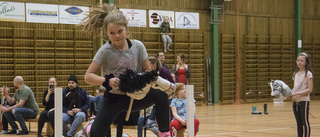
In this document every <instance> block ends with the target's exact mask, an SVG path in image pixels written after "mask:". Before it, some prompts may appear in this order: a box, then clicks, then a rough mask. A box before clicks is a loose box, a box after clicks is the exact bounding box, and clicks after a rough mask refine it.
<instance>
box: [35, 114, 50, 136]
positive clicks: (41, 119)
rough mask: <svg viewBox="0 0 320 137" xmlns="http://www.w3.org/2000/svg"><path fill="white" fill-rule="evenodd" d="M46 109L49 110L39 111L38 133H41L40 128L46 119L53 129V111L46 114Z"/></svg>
mask: <svg viewBox="0 0 320 137" xmlns="http://www.w3.org/2000/svg"><path fill="white" fill-rule="evenodd" d="M48 111H49V110H43V111H42V112H41V113H40V116H39V120H38V134H41V132H42V128H43V126H44V123H45V122H46V121H50V124H51V126H52V128H53V129H54V111H50V112H49V114H48Z"/></svg>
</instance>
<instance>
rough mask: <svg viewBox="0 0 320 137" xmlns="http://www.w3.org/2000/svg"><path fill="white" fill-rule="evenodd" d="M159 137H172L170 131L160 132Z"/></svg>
mask: <svg viewBox="0 0 320 137" xmlns="http://www.w3.org/2000/svg"><path fill="white" fill-rule="evenodd" d="M159 137H171V136H170V131H168V132H160V131H159Z"/></svg>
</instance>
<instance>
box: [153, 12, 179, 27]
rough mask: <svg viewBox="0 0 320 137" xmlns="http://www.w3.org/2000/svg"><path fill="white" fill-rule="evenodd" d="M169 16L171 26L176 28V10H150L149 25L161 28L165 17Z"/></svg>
mask: <svg viewBox="0 0 320 137" xmlns="http://www.w3.org/2000/svg"><path fill="white" fill-rule="evenodd" d="M165 16H168V17H169V22H170V28H174V21H175V20H174V11H165V10H149V27H150V28H160V26H161V24H162V22H163V21H164V17H165Z"/></svg>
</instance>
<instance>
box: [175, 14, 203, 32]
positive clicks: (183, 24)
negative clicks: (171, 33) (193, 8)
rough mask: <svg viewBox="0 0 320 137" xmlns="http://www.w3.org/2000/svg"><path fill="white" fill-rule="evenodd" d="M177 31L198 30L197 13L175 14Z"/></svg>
mask: <svg viewBox="0 0 320 137" xmlns="http://www.w3.org/2000/svg"><path fill="white" fill-rule="evenodd" d="M176 28H177V29H199V13H193V12H176Z"/></svg>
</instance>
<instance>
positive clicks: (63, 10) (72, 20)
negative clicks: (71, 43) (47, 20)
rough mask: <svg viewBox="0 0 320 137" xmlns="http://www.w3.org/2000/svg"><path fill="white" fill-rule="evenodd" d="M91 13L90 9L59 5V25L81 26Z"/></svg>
mask: <svg viewBox="0 0 320 137" xmlns="http://www.w3.org/2000/svg"><path fill="white" fill-rule="evenodd" d="M88 11H89V7H83V6H66V5H59V23H61V24H79V23H80V22H81V21H82V19H83V18H84V17H86V16H85V14H84V13H87V12H88Z"/></svg>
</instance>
